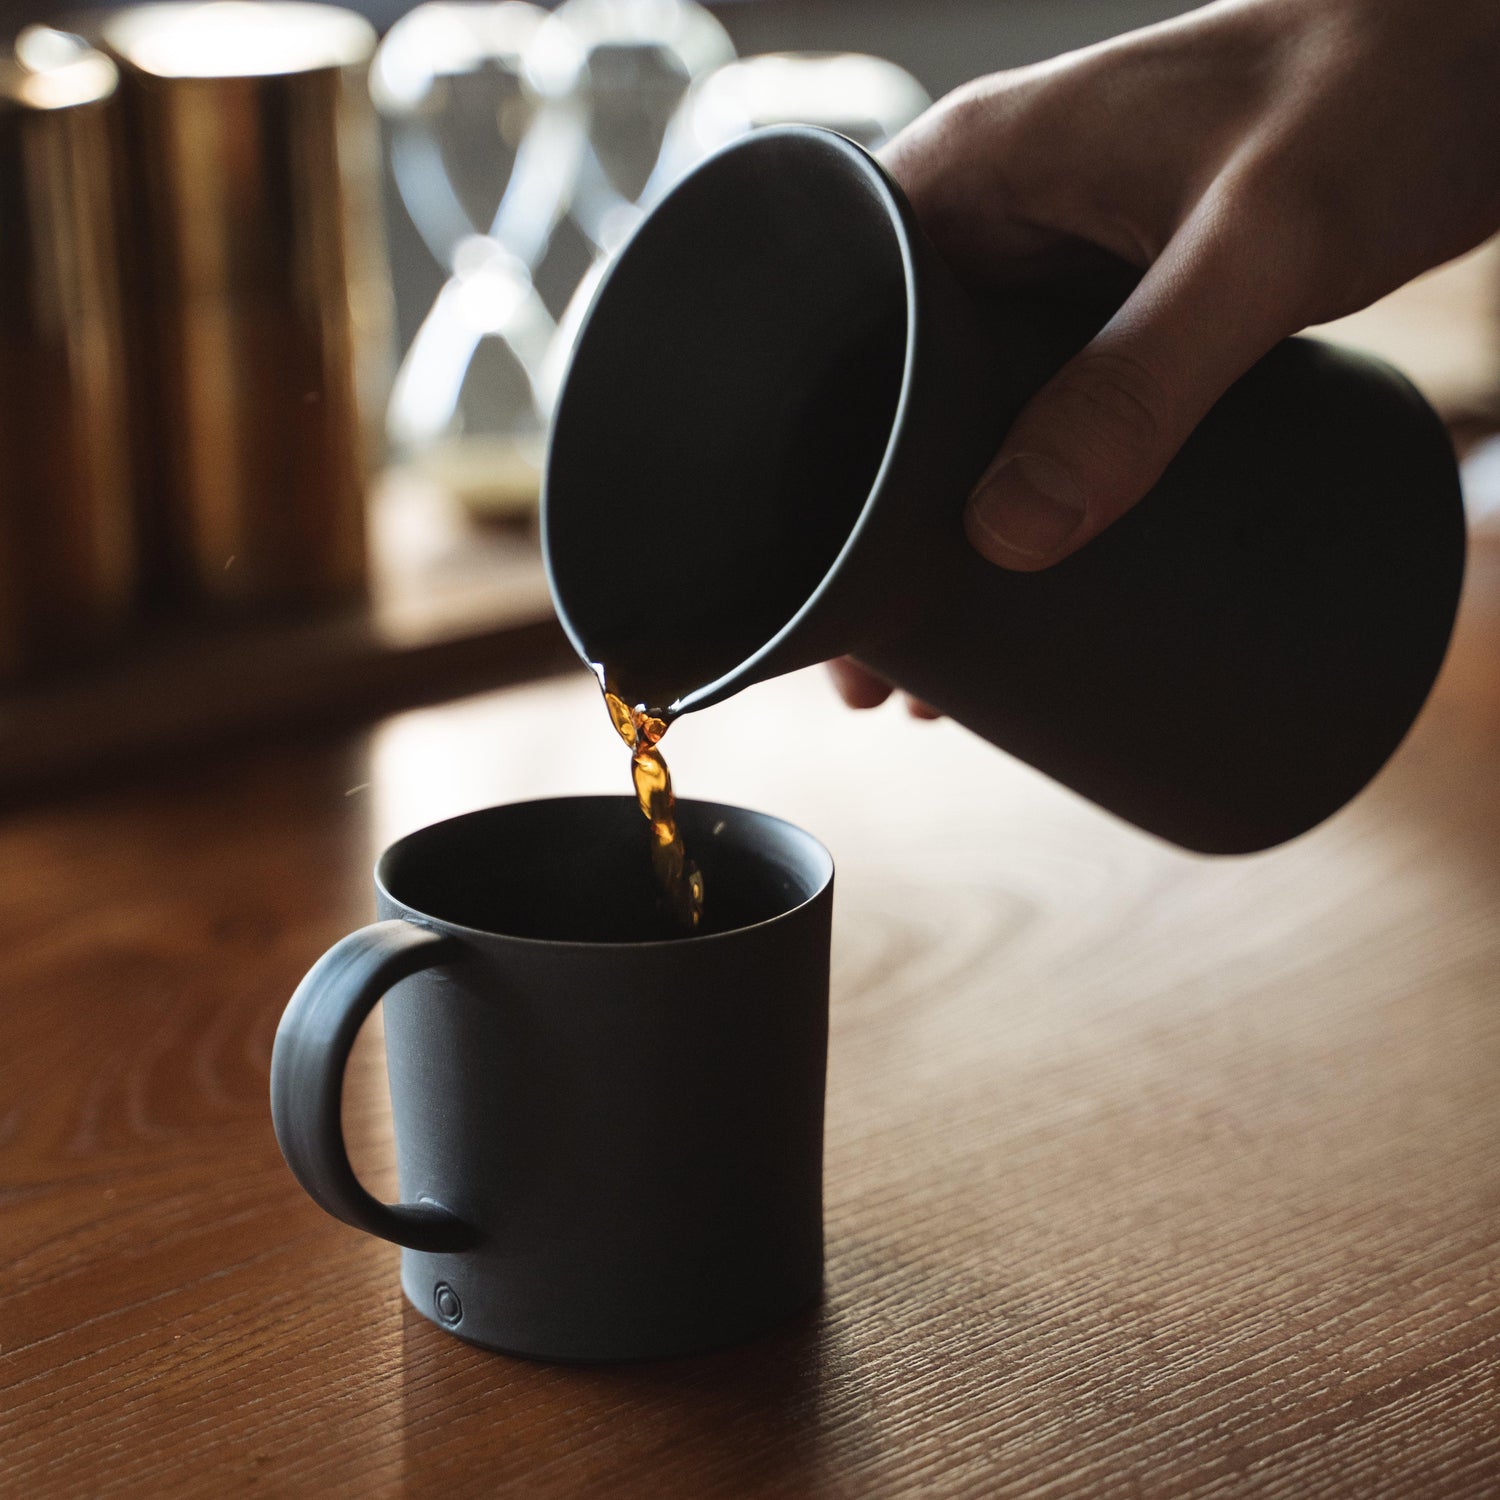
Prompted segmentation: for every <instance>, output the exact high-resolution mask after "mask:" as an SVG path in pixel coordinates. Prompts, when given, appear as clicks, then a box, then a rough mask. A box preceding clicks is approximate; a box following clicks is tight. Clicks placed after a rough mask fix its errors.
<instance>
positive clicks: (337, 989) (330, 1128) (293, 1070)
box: [271, 921, 479, 1250]
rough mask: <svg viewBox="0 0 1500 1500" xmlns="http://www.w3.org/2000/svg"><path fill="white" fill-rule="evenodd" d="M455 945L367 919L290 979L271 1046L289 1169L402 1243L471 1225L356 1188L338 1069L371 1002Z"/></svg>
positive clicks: (331, 1204) (462, 1243) (374, 1230)
mask: <svg viewBox="0 0 1500 1500" xmlns="http://www.w3.org/2000/svg"><path fill="white" fill-rule="evenodd" d="M459 946H460V945H459V943H458V942H457V941H456V940H455V939H453V938H449V937H445V936H443V934H441V933H438V932H433V931H431V930H430V929H428V928H426V927H418V926H416V925H415V924H414V923H411V922H402V921H391V922H375V923H373V924H372V925H371V926H369V927H362V928H361V929H360V930H359V931H358V932H352V933H350V934H349V936H348V937H346V938H344V939H343V940H342V941H341V942H338V943H335V944H334V945H333V947H332V948H330V949H329V950H328V952H327V953H325V954H324V955H323V956H322V958H320V959H319V960H318V961H317V963H315V964H314V965H313V966H312V968H311V969H309V970H308V972H307V977H306V978H305V979H304V980H303V981H302V983H301V984H299V985H298V986H297V989H296V993H295V994H293V996H292V998H291V1000H290V1002H289V1003H288V1005H287V1008H286V1012H285V1014H283V1016H282V1018H281V1024H280V1026H278V1027H277V1028H276V1044H275V1046H274V1047H273V1049H272V1051H271V1121H272V1123H273V1124H274V1125H275V1127H276V1139H277V1142H278V1143H279V1144H280V1146H281V1154H282V1155H283V1156H284V1157H285V1158H286V1164H287V1166H289V1167H290V1168H291V1169H292V1175H293V1176H294V1177H296V1179H297V1181H298V1182H300V1183H301V1184H302V1186H303V1187H304V1188H305V1189H306V1190H307V1193H308V1196H309V1197H311V1198H312V1200H313V1202H314V1203H316V1204H317V1205H318V1206H319V1207H320V1208H324V1209H326V1210H327V1211H328V1212H329V1213H331V1214H332V1215H333V1216H334V1218H336V1219H342V1220H343V1221H344V1223H346V1224H352V1225H353V1226H354V1227H355V1228H356V1229H363V1230H366V1231H367V1232H368V1233H370V1234H375V1235H379V1236H380V1238H381V1239H383V1240H391V1241H393V1242H394V1243H395V1244H398V1245H404V1246H406V1247H407V1248H408V1249H409V1250H463V1249H466V1248H468V1247H469V1246H471V1245H473V1244H475V1243H477V1241H478V1239H479V1232H478V1231H477V1230H476V1229H475V1228H474V1227H473V1226H472V1225H471V1224H468V1223H466V1222H465V1221H464V1220H463V1219H461V1218H459V1217H458V1215H457V1214H455V1213H453V1212H452V1211H451V1210H449V1209H446V1208H444V1207H442V1205H441V1204H438V1203H431V1202H421V1203H391V1204H387V1203H382V1202H380V1201H379V1199H377V1198H374V1197H372V1196H371V1195H370V1194H369V1193H367V1192H366V1191H365V1189H364V1188H363V1187H361V1186H360V1182H359V1179H358V1178H357V1177H356V1176H355V1175H354V1168H353V1167H351V1166H350V1165H349V1154H348V1152H347V1151H346V1149H345V1147H344V1131H343V1125H342V1122H341V1120H340V1118H339V1106H340V1102H341V1100H342V1098H343V1092H344V1067H345V1065H346V1064H347V1063H348V1061H349V1050H350V1048H351V1047H353V1045H354V1038H355V1037H356V1036H357V1035H358V1034H359V1028H360V1026H361V1025H362V1024H363V1023H364V1019H365V1017H366V1016H368V1015H369V1014H370V1012H371V1011H372V1010H373V1009H374V1008H375V1003H376V1001H378V1000H379V999H380V997H381V996H382V995H384V994H385V992H386V991H387V990H388V989H390V988H391V986H392V985H393V984H395V983H396V982H397V981H398V980H401V979H406V978H408V977H410V976H411V975H413V974H416V973H419V972H420V971H421V970H423V969H430V968H431V967H432V966H433V965H434V964H440V963H443V962H445V961H446V960H448V959H450V958H452V957H453V956H454V954H455V952H456V951H457V950H458V948H459Z"/></svg>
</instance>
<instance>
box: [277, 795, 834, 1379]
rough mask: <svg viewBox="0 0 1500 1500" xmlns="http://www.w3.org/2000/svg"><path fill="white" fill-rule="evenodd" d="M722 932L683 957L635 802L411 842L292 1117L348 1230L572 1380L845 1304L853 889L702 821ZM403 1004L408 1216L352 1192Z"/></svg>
mask: <svg viewBox="0 0 1500 1500" xmlns="http://www.w3.org/2000/svg"><path fill="white" fill-rule="evenodd" d="M677 814H678V822H679V826H680V828H681V829H682V833H683V837H684V839H685V841H686V843H687V846H688V848H690V849H691V850H692V851H693V857H694V859H695V860H696V861H697V862H698V864H699V867H700V868H701V869H702V871H703V875H704V880H705V886H706V891H707V904H706V907H705V926H704V928H703V930H701V931H700V932H697V933H694V934H693V935H692V936H678V935H675V934H674V933H673V930H672V929H671V927H670V926H669V925H666V919H664V917H663V916H662V914H661V912H660V908H659V902H658V899H657V895H656V888H655V885H654V882H653V879H652V874H651V868H650V860H649V850H648V845H647V837H648V834H647V829H646V827H645V825H644V821H643V819H642V818H641V815H640V812H639V809H638V808H637V806H636V803H635V800H634V799H633V798H629V797H570V798H561V799H557V800H553V801H543V802H529V803H518V804H516V805H513V806H509V807H496V808H490V809H489V810H487V811H484V812H476V813H469V814H467V815H465V816H463V817H459V818H453V819H450V820H449V821H447V822H444V823H438V824H435V825H434V826H432V827H430V828H425V829H422V830H421V831H420V832H417V833H413V834H411V835H409V836H408V837H406V838H404V839H401V840H400V841H399V842H397V843H396V844H394V845H392V846H391V848H390V849H388V850H387V851H386V852H385V854H384V855H382V856H381V858H380V861H379V863H378V864H377V866H376V871H375V883H376V897H377V908H378V911H379V915H380V917H381V920H380V921H378V922H376V923H375V924H374V925H373V926H370V927H366V928H363V929H362V930H361V931H359V932H356V933H353V934H352V935H351V936H349V937H347V938H345V939H343V941H342V942H340V943H338V944H336V945H335V946H334V947H333V948H331V949H330V950H329V951H328V952H327V953H326V954H324V956H323V957H322V958H321V959H320V960H319V961H318V962H317V963H316V964H315V965H314V966H313V968H312V970H311V971H310V972H309V973H308V975H307V977H306V979H304V980H303V982H302V984H301V985H300V986H299V987H298V989H297V992H296V994H295V995H293V997H292V1000H291V1003H290V1004H289V1005H288V1007H287V1010H286V1014H285V1015H284V1016H283V1017H282V1021H281V1026H280V1029H279V1030H278V1032H277V1034H276V1045H275V1050H274V1053H273V1056H272V1061H271V1110H272V1115H273V1118H274V1121H275V1125H276V1135H277V1138H278V1140H279V1141H280V1143H281V1149H282V1153H283V1155H285V1157H286V1160H287V1164H288V1165H289V1166H290V1167H291V1169H292V1171H293V1172H294V1173H295V1174H296V1177H297V1179H298V1181H299V1182H300V1183H301V1184H302V1186H303V1187H304V1188H306V1190H307V1191H308V1193H309V1194H311V1196H312V1197H313V1199H314V1200H315V1201H316V1202H317V1203H319V1204H320V1205H321V1206H322V1207H323V1208H325V1209H327V1211H328V1212H329V1213H331V1214H333V1215H335V1216H336V1217H337V1218H340V1219H343V1220H344V1221H345V1222H347V1223H349V1224H352V1225H354V1226H355V1227H356V1228H359V1229H364V1230H367V1231H368V1232H369V1233H371V1234H376V1235H380V1236H381V1237H383V1238H385V1239H388V1240H392V1241H394V1242H395V1243H396V1244H398V1245H400V1246H402V1247H403V1250H402V1257H401V1284H402V1286H403V1288H404V1289H405V1292H406V1295H407V1296H408V1298H410V1300H411V1302H412V1303H413V1305H414V1306H415V1307H416V1308H417V1309H418V1310H419V1311H421V1312H422V1313H424V1314H426V1316H427V1317H429V1318H431V1319H433V1320H434V1321H435V1322H437V1323H439V1324H441V1325H442V1326H443V1327H445V1328H449V1329H451V1330H452V1331H453V1332H454V1333H456V1334H458V1335H459V1336H461V1337H462V1338H465V1339H468V1340H471V1341H473V1342H475V1343H479V1344H483V1345H486V1346H488V1347H491V1348H495V1349H501V1350H506V1351H508V1352H512V1353H518V1354H527V1355H534V1356H539V1357H542V1358H550V1359H578V1360H611V1359H640V1358H649V1357H655V1356H663V1355H675V1354H685V1353H690V1352H693V1351H697V1350H704V1349H710V1348H714V1347H717V1346H722V1345H726V1344H731V1343H736V1342H739V1341H741V1340H743V1339H747V1338H750V1337H753V1336H754V1335H755V1334H757V1333H760V1332H761V1331H763V1330H765V1329H767V1328H769V1327H770V1326H772V1325H773V1324H775V1323H776V1322H778V1321H780V1320H781V1319H783V1318H784V1317H786V1316H787V1315H788V1314H790V1313H792V1312H794V1311H795V1310H796V1309H797V1308H799V1307H801V1306H802V1305H804V1304H806V1303H808V1302H810V1301H812V1300H813V1299H814V1298H816V1296H817V1295H818V1291H819V1288H820V1286H821V1282H822V1267H823V1239H822V1150H823V1080H824V1070H825V1060H826V1055H827V1034H828V954H829V930H830V917H831V912H832V905H833V862H832V860H831V859H830V857H829V855H828V852H827V850H825V849H824V848H823V847H822V845H821V844H819V843H818V842H817V840H815V839H814V838H812V837H811V836H810V835H808V834H806V833H803V832H802V831H801V830H800V829H797V828H794V827H792V826H791V825H790V824H788V823H784V822H782V821H780V820H779V819H777V818H772V817H767V816H765V815H764V814H761V813H755V812H747V811H745V810H744V809H742V808H736V807H723V806H718V805H716V804H713V803H707V802H686V801H685V802H679V803H678V805H677ZM382 998H384V1000H385V1037H386V1053H387V1058H388V1065H389V1072H390V1086H391V1104H392V1109H393V1112H394V1115H395V1131H396V1156H397V1166H398V1171H399V1175H400V1182H401V1197H402V1200H403V1201H402V1202H401V1203H399V1204H394V1205H387V1204H382V1203H380V1202H378V1201H377V1200H376V1199H375V1198H373V1197H372V1196H371V1195H370V1194H369V1193H368V1192H366V1191H365V1189H364V1188H363V1187H361V1186H360V1184H359V1182H358V1180H357V1179H356V1178H355V1175H354V1173H353V1170H352V1169H351V1167H350V1165H349V1160H348V1157H347V1155H346V1153H345V1149H344V1143H343V1138H342V1133H341V1130H340V1125H339V1101H340V1095H341V1090H342V1084H343V1073H344V1066H345V1063H346V1061H347V1059H348V1056H349V1049H350V1047H351V1046H352V1045H353V1042H354V1038H355V1035H356V1033H357V1032H358V1030H359V1027H360V1023H361V1022H362V1021H363V1020H364V1018H365V1016H367V1015H368V1014H369V1012H370V1010H371V1009H372V1008H373V1007H374V1005H375V1003H376V1002H377V1001H378V1000H381V999H382Z"/></svg>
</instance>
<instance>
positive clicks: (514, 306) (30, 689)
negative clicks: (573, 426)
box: [0, 0, 1500, 793]
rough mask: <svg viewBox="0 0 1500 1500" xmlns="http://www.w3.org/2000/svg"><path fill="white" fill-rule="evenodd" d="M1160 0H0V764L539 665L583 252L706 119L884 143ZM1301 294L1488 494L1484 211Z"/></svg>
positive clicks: (1490, 387)
mask: <svg viewBox="0 0 1500 1500" xmlns="http://www.w3.org/2000/svg"><path fill="white" fill-rule="evenodd" d="M1187 8H1188V7H1187V6H1184V5H1178V4H1173V3H1170V0H1067V3H1058V0H946V3H943V4H941V5H939V6H936V7H930V6H929V7H914V6H911V5H907V4H902V3H898V0H722V3H710V4H706V5H698V4H693V3H691V0H564V3H562V4H561V5H557V6H542V5H537V4H532V3H529V0H502V3H474V0H464V3H441V0H439V3H428V4H423V5H419V6H417V7H415V8H406V7H404V6H401V5H399V4H394V3H385V0H382V3H377V4H369V5H364V6H356V7H351V8H339V7H333V6H323V5H311V4H298V3H280V0H264V3H253V0H213V3H208V4H197V3H192V0H182V3H173V4H157V5H145V6H131V7H121V8H117V9H94V10H87V11H82V12H80V11H77V10H70V9H68V8H66V7H62V8H59V6H57V5H55V4H53V5H48V4H46V3H42V0H0V455H3V457H0V694H3V696H4V702H5V705H6V710H7V711H6V712H5V713H4V715H3V716H0V793H8V792H22V791H26V790H28V789H33V788H37V787H42V786H46V785H52V784H55V783H58V782H62V781H67V780H69V779H75V778H79V777H86V776H89V775H94V774H98V773H100V772H102V771H109V770H112V769H113V768H115V767H118V766H123V765H126V764H129V763H131V762H139V761H141V760H143V759H149V758H152V757H155V756H158V755H161V754H164V753H171V752H174V751H178V750H181V749H184V748H192V747H203V746H211V745H212V744H214V743H215V742H218V741H227V740H229V739H230V738H231V737H243V735H244V734H245V733H247V732H252V731H253V732H256V733H265V732H274V731H276V730H278V729H284V728H286V727H289V726H297V727H306V726H308V725H324V724H328V725H332V724H335V723H346V722H351V721H357V720H360V719H364V718H370V717H373V716H375V715H378V714H381V713H384V712H388V711H390V710H392V709H396V708H402V707H408V706H412V705H415V704H418V703H423V702H434V701H438V700H440V699H445V698H449V697H452V696H454V695H456V694H459V693H463V692H468V691H473V690H476V689H480V688H485V687H493V686H499V685H502V684H505V683H509V682H516V681H521V680H525V679H527V678H532V677H537V676H541V675H545V674H547V673H549V672H551V671H553V670H556V669H558V668H560V667H561V666H563V665H565V664H568V663H570V662H571V656H570V653H568V651H567V650H566V648H565V645H564V643H563V641H562V638H561V635H560V632H559V631H558V630H557V628H556V626H555V624H554V623H553V621H552V618H551V612H550V608H549V606H548V602H547V594H546V586H545V580H544V578H543V576H542V571H541V563H540V556H539V552H538V546H537V537H536V528H535V512H536V501H537V490H538V482H539V466H540V461H541V454H542V450H543V445H544V443H545V438H546V431H547V424H548V420H549V417H550V412H551V409H552V404H553V402H554V400H555V398H556V394H557V390H558V386H559V382H560V380H561V377H562V372H563V370H564V368H565V365H566V360H567V356H568V351H569V349H570V347H571V344H572V340H573V338H574V336H575V334H576V331H577V327H578V323H579V320H580V318H581V316H582V313H583V311H584V309H585V308H586V306H587V304H588V300H589V296H590V294H591V292H592V289H593V287H594V286H595V285H596V284H597V280H598V277H599V275H600V274H601V272H602V270H603V269H604V267H605V266H607V264H608V263H609V260H610V257H611V255H612V254H613V253H614V252H615V251H616V250H617V249H618V247H619V245H620V244H621V243H622V242H623V241H624V239H625V238H626V237H627V236H628V235H629V233H630V232H631V229H632V228H633V226H634V224H635V223H636V222H637V221H638V219H639V217H640V215H641V214H642V213H643V212H644V211H645V209H646V208H647V207H649V205H650V203H651V202H652V201H653V200H654V199H655V198H656V197H658V196H659V195H660V194H661V193H662V192H664V191H665V190H666V189H667V188H668V187H669V186H670V185H671V183H672V182H674V181H675V180H676V179H677V178H678V177H679V176H680V175H681V174H682V173H683V172H685V171H686V170H688V169H689V168H690V167H691V166H692V165H693V164H694V163H695V162H696V161H697V160H699V159H701V158H702V156H703V155H705V154H706V153H708V152H709V151H711V150H713V149H714V148H716V147H717V146H719V145H722V144H724V143H726V142H727V141H729V140H732V139H733V138H734V137H735V136H737V135H739V134H742V133H744V132H745V131H748V130H750V129H753V128H755V127H756V126H759V125H765V124H774V123H780V122H788V121H803V122H810V123H816V124H822V125H827V126H831V127H832V128H835V129H838V130H842V131H844V132H845V133H846V134H849V135H851V136H853V137H855V138H856V139H858V140H860V141H862V142H863V143H865V144H866V145H869V146H871V147H872V148H873V147H878V146H879V145H880V144H882V143H883V142H884V141H885V140H886V139H888V138H889V137H890V136H891V135H892V134H894V133H895V132H896V131H898V130H900V129H901V128H902V127H903V126H904V125H905V124H906V123H908V122H909V121H910V120H911V119H913V118H914V117H915V116H916V115H917V114H919V113H920V112H921V110H922V109H923V108H924V107H925V106H926V105H927V103H928V102H930V100H932V99H934V98H937V97H939V96H941V95H942V94H943V93H945V92H946V91H947V90H949V89H950V88H952V87H954V86H955V85H957V84H959V83H961V82H963V81H965V80H966V79H968V78H970V77H973V76H976V75H978V74H981V73H985V72H990V71H993V70H995V69H998V68H1004V67H1010V66H1015V65H1018V64H1021V63H1026V62H1030V61H1034V60H1037V59H1040V58H1044V57H1047V56H1051V55H1054V54H1056V53H1058V52H1061V51H1065V50H1068V49H1070V48H1073V47H1077V46H1081V45H1084V44H1086V43H1089V42H1092V41H1095V40H1098V39H1101V38H1103V37H1106V36H1109V35H1112V34H1115V33H1118V32H1121V31H1125V30H1129V29H1132V28H1135V27H1138V26H1141V25H1144V24H1147V23H1149V22H1151V21H1154V20H1159V19H1162V18H1164V17H1166V16H1168V15H1171V14H1173V13H1175V12H1177V11H1180V10H1184V9H1187ZM1323 332H1324V333H1325V334H1326V335H1327V336H1329V337H1333V338H1338V339H1342V340H1344V341H1347V342H1350V343H1353V344H1356V345H1359V346H1361V347H1365V348H1368V349H1372V350H1374V351H1376V352H1378V353H1381V354H1383V355H1385V357H1387V358H1389V359H1391V360H1393V361H1394V362H1395V363H1396V364H1398V365H1400V366H1401V367H1402V368H1404V369H1405V370H1406V371H1407V372H1408V373H1409V374H1410V375H1411V376H1412V377H1413V378H1414V379H1415V380H1416V381H1417V383H1418V384H1419V385H1420V386H1421V387H1422V388H1423V390H1424V391H1425V392H1426V393H1427V395H1428V397H1429V399H1430V400H1432V401H1433V403H1434V404H1435V405H1436V406H1437V407H1438V409H1439V411H1440V412H1441V413H1442V415H1443V416H1444V418H1445V420H1447V422H1448V423H1449V426H1450V430H1451V431H1452V432H1453V433H1454V436H1455V440H1456V442H1457V443H1458V445H1459V449H1460V453H1461V455H1462V456H1463V458H1464V460H1465V480H1466V495H1467V500H1468V503H1469V505H1470V509H1471V514H1472V516H1473V518H1474V522H1475V524H1476V525H1477V526H1481V527H1482V526H1484V525H1485V524H1486V520H1485V518H1486V517H1487V516H1488V515H1490V514H1491V512H1493V511H1496V510H1500V446H1497V445H1496V442H1495V440H1494V436H1493V435H1494V433H1495V432H1496V431H1497V430H1500V254H1497V250H1496V246H1495V245H1494V244H1491V245H1488V246H1485V247H1482V248H1481V249H1480V250H1479V251H1476V252H1475V253H1473V254H1471V255H1469V256H1466V257H1465V258H1464V259H1463V260H1462V261H1460V262H1456V263H1454V264H1453V265H1451V266H1448V267H1445V268H1442V269H1440V270H1439V271H1437V272H1434V273H1431V274H1429V275H1428V276H1426V277H1424V278H1422V279H1421V280H1419V281H1418V282H1416V283H1413V284H1412V285H1411V286H1410V287H1408V288H1405V289H1403V290H1402V291H1401V292H1400V293H1398V294H1396V295H1395V296H1393V297H1391V298H1388V299H1386V301H1385V302H1383V303H1381V304H1378V305H1377V306H1376V307H1374V308H1372V309H1370V310H1368V311H1367V312H1365V313H1362V314H1359V315H1358V316H1356V317H1354V318H1351V319H1346V320H1344V321H1343V322H1341V323H1340V324H1338V325H1335V326H1333V327H1331V328H1329V329H1327V330H1323Z"/></svg>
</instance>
